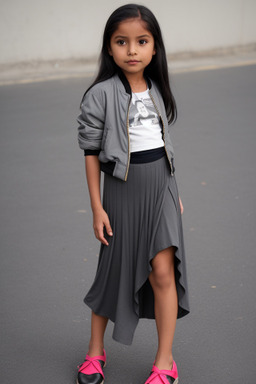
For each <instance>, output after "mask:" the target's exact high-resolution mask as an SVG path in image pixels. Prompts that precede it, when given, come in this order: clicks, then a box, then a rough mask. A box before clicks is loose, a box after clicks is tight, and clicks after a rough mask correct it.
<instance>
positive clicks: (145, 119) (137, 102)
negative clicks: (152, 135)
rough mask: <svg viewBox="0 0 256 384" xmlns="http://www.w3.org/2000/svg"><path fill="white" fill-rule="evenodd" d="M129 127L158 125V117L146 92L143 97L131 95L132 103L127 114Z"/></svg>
mask: <svg viewBox="0 0 256 384" xmlns="http://www.w3.org/2000/svg"><path fill="white" fill-rule="evenodd" d="M129 125H130V127H139V126H145V127H149V126H153V125H159V117H158V115H157V113H156V110H155V107H154V105H153V103H152V100H151V99H150V97H149V95H148V93H147V92H145V98H142V97H141V98H140V99H139V98H138V97H137V96H136V95H134V94H133V95H132V104H131V107H130V115H129Z"/></svg>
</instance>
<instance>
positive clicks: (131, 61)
mask: <svg viewBox="0 0 256 384" xmlns="http://www.w3.org/2000/svg"><path fill="white" fill-rule="evenodd" d="M137 63H139V61H138V60H129V61H127V64H137Z"/></svg>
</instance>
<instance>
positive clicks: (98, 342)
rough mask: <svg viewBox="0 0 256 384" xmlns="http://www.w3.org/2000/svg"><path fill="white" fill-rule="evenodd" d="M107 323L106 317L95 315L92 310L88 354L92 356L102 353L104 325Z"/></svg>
mask: <svg viewBox="0 0 256 384" xmlns="http://www.w3.org/2000/svg"><path fill="white" fill-rule="evenodd" d="M107 323H108V318H107V317H103V316H99V315H96V313H94V312H93V311H92V317H91V339H90V344H89V352H88V355H89V356H91V357H93V356H101V355H102V354H103V348H104V334H105V330H106V326H107Z"/></svg>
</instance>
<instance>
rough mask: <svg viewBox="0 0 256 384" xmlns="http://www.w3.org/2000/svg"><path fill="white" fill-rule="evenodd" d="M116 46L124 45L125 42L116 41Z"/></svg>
mask: <svg viewBox="0 0 256 384" xmlns="http://www.w3.org/2000/svg"><path fill="white" fill-rule="evenodd" d="M117 45H121V46H122V45H125V41H124V40H118V41H117Z"/></svg>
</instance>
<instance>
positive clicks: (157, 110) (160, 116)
mask: <svg viewBox="0 0 256 384" xmlns="http://www.w3.org/2000/svg"><path fill="white" fill-rule="evenodd" d="M149 95H150V97H151V100H152V102H153V104H154V107H155V109H156V112H157V114H158V116H159V118H160V120H161V122H162V126H163V134H164V149H165V153H166V156H167V159H168V162H169V164H170V167H171V176H173V175H174V172H173V165H172V161H171V160H170V158H169V156H168V153H167V149H166V146H165V125H164V121H163V118H162V115H161V113H160V112H159V109H158V107H157V105H156V103H155V100H154V98H153V96H152V94H151V92H150V90H149Z"/></svg>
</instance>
